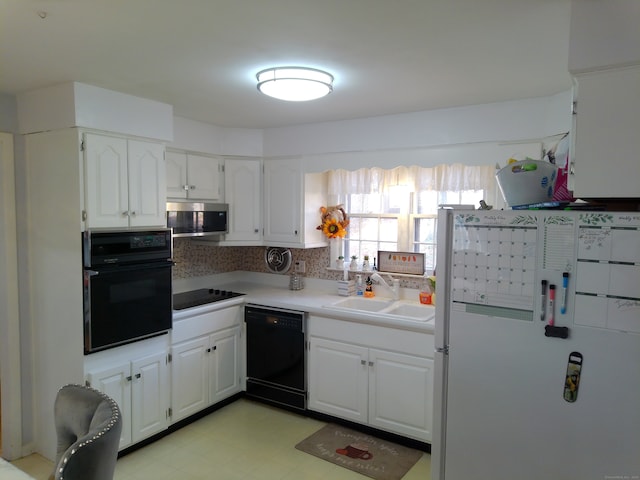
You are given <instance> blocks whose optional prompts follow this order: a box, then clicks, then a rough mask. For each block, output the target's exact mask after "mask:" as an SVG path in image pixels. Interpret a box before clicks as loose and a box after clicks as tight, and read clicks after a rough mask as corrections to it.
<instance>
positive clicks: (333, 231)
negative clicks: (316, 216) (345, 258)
mask: <svg viewBox="0 0 640 480" xmlns="http://www.w3.org/2000/svg"><path fill="white" fill-rule="evenodd" d="M320 219H321V221H322V224H321V225H319V226H318V227H316V229H317V230H322V233H324V234H325V235H326V236H327V238H344V237H345V235H346V234H347V226H348V225H349V219H348V217H347V213H346V212H345V211H344V208H343V206H342V205H335V206H333V207H320Z"/></svg>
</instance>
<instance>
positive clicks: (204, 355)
mask: <svg viewBox="0 0 640 480" xmlns="http://www.w3.org/2000/svg"><path fill="white" fill-rule="evenodd" d="M242 312H243V309H242V308H241V307H240V306H239V305H235V306H232V307H228V308H222V309H220V310H214V311H211V312H207V313H203V314H199V315H194V316H192V317H187V318H183V319H180V320H175V319H174V322H173V331H172V332H171V335H172V341H171V381H172V384H171V410H172V412H171V421H172V422H177V421H178V420H182V419H183V418H186V417H189V416H190V415H193V414H194V413H197V412H199V411H201V410H204V409H205V408H207V407H208V406H210V405H214V404H216V403H218V402H220V401H222V400H224V399H226V398H228V397H230V396H232V395H235V394H236V393H239V392H240V391H241V390H242V383H241V377H242V373H241V345H240V336H241V320H242Z"/></svg>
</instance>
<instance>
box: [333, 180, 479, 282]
mask: <svg viewBox="0 0 640 480" xmlns="http://www.w3.org/2000/svg"><path fill="white" fill-rule="evenodd" d="M484 198H486V197H485V192H484V191H483V190H465V191H461V192H437V191H425V192H419V193H410V192H408V191H407V190H406V189H404V191H402V190H401V189H395V191H393V192H389V193H370V194H350V195H344V196H343V198H342V202H341V203H343V204H344V205H345V210H346V211H347V213H348V215H349V219H350V223H349V234H348V235H347V238H345V242H344V255H345V258H349V257H351V256H352V255H355V256H357V257H358V259H360V260H362V259H363V258H364V256H365V255H368V256H369V258H370V261H371V263H373V259H374V258H376V257H377V254H378V250H391V251H407V252H409V251H411V252H419V253H424V254H425V271H426V272H428V273H430V272H432V271H433V270H434V269H435V267H436V239H437V231H436V224H437V219H438V206H439V205H442V204H468V205H474V206H476V205H478V204H479V202H480V200H482V199H484Z"/></svg>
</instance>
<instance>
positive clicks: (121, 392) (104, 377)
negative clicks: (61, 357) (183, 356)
mask: <svg viewBox="0 0 640 480" xmlns="http://www.w3.org/2000/svg"><path fill="white" fill-rule="evenodd" d="M168 375H169V371H168V367H167V354H166V352H165V351H162V352H158V353H155V354H151V355H147V356H144V357H141V358H136V359H134V360H132V361H122V362H121V363H118V364H113V365H112V366H110V367H107V368H100V367H99V366H96V367H95V368H93V369H90V370H88V371H87V375H86V378H87V382H88V384H89V385H90V386H92V387H93V388H95V389H97V390H100V391H101V392H103V393H106V394H107V395H108V396H109V397H111V398H113V399H114V400H115V401H116V403H117V404H118V406H119V407H120V412H121V414H122V435H121V437H120V447H119V448H120V449H123V448H125V447H127V446H129V445H132V444H134V443H137V442H139V441H140V440H143V439H145V438H147V437H150V436H151V435H154V434H156V433H158V432H161V431H162V430H164V429H166V428H167V427H168V425H169V419H168V413H169V405H168V401H169V381H168Z"/></svg>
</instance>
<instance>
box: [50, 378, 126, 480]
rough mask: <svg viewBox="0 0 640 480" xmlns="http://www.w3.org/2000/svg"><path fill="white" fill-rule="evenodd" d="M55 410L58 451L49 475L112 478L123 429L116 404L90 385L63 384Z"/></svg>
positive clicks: (64, 479)
mask: <svg viewBox="0 0 640 480" xmlns="http://www.w3.org/2000/svg"><path fill="white" fill-rule="evenodd" d="M54 413H55V425H56V434H57V437H58V449H57V450H58V451H57V455H56V467H55V470H54V472H53V473H52V474H51V477H50V479H55V480H80V479H82V480H112V479H113V473H114V470H115V468H116V461H117V460H118V444H119V443H120V432H121V431H122V415H121V414H120V409H119V408H118V404H117V403H116V402H115V401H114V400H113V399H111V398H110V397H108V396H107V395H105V394H104V393H102V392H99V391H98V390H95V389H93V388H90V387H85V386H83V385H65V386H64V387H62V388H61V389H60V390H59V391H58V395H57V396H56V401H55V406H54Z"/></svg>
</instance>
